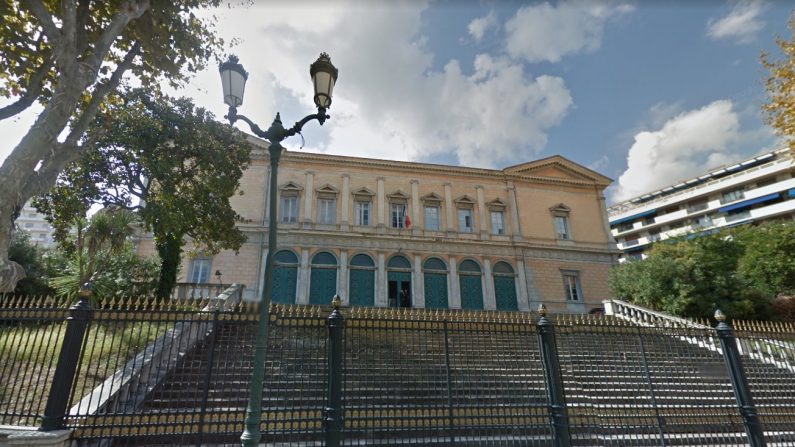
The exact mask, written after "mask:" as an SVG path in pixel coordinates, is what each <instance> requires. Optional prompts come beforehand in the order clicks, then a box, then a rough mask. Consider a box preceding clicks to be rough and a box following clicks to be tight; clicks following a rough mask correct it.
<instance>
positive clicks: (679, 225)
mask: <svg viewBox="0 0 795 447" xmlns="http://www.w3.org/2000/svg"><path fill="white" fill-rule="evenodd" d="M684 226H685V221H684V220H677V221H676V222H671V223H669V224H668V229H669V230H675V229H677V228H682V227H684Z"/></svg>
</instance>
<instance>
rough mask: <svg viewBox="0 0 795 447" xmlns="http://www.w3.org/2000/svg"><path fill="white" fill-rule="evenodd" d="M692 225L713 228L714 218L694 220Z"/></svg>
mask: <svg viewBox="0 0 795 447" xmlns="http://www.w3.org/2000/svg"><path fill="white" fill-rule="evenodd" d="M692 225H693V226H694V227H711V226H712V218H711V217H709V216H701V217H697V218H695V219H693V222H692Z"/></svg>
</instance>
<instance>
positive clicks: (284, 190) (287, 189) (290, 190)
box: [279, 182, 304, 197]
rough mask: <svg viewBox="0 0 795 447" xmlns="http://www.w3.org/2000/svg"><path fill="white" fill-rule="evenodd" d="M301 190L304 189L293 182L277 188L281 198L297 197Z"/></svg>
mask: <svg viewBox="0 0 795 447" xmlns="http://www.w3.org/2000/svg"><path fill="white" fill-rule="evenodd" d="M303 190H304V188H303V187H302V186H301V185H299V184H297V183H295V182H287V183H284V184H283V185H281V186H279V192H280V193H281V195H282V196H285V197H288V196H297V195H298V194H300V193H301V191H303Z"/></svg>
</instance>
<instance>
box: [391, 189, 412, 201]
mask: <svg viewBox="0 0 795 447" xmlns="http://www.w3.org/2000/svg"><path fill="white" fill-rule="evenodd" d="M386 196H387V197H389V199H390V200H408V199H409V195H408V194H406V193H405V192H403V191H402V190H400V189H398V190H397V191H395V192H393V193H392V194H387V195H386Z"/></svg>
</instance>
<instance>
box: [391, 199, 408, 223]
mask: <svg viewBox="0 0 795 447" xmlns="http://www.w3.org/2000/svg"><path fill="white" fill-rule="evenodd" d="M390 210H391V213H390V215H391V218H392V219H391V222H390V223H391V224H392V228H403V227H404V226H405V225H404V224H405V216H406V204H405V203H392V204H390Z"/></svg>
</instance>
